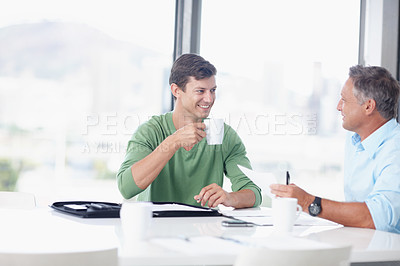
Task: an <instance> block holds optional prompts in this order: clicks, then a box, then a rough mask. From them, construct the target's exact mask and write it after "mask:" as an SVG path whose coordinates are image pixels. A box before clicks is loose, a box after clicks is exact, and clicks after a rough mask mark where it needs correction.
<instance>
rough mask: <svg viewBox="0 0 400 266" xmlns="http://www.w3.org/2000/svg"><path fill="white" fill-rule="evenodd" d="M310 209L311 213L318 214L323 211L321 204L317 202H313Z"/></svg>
mask: <svg viewBox="0 0 400 266" xmlns="http://www.w3.org/2000/svg"><path fill="white" fill-rule="evenodd" d="M308 211H309V213H310V215H312V216H317V215H318V214H319V213H320V212H321V206H319V205H317V204H315V202H313V203H311V204H310V206H309V207H308Z"/></svg>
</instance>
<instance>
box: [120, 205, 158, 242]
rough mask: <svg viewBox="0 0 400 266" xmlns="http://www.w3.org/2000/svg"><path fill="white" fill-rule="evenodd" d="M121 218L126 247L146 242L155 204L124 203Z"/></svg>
mask: <svg viewBox="0 0 400 266" xmlns="http://www.w3.org/2000/svg"><path fill="white" fill-rule="evenodd" d="M120 217H121V226H122V232H123V240H124V246H125V247H130V246H132V245H134V244H135V243H137V242H140V241H145V240H146V239H147V234H148V229H149V227H150V225H151V221H152V218H153V203H151V202H144V201H143V202H140V201H138V202H124V203H123V204H122V207H121V211H120Z"/></svg>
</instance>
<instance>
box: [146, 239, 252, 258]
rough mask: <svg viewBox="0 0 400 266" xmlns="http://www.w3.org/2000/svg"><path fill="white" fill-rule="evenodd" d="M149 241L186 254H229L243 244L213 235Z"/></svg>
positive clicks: (239, 248) (240, 248)
mask: <svg viewBox="0 0 400 266" xmlns="http://www.w3.org/2000/svg"><path fill="white" fill-rule="evenodd" d="M150 242H151V243H153V244H157V245H159V246H162V247H164V248H166V249H168V250H173V251H176V252H180V253H184V254H188V255H198V254H230V255H234V254H237V253H239V252H240V251H241V250H242V249H243V248H244V246H243V245H242V244H240V243H238V242H237V241H234V240H233V241H229V240H224V239H222V238H220V237H213V236H195V237H184V236H182V237H176V238H153V239H151V240H150Z"/></svg>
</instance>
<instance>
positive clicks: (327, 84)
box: [200, 0, 360, 200]
mask: <svg viewBox="0 0 400 266" xmlns="http://www.w3.org/2000/svg"><path fill="white" fill-rule="evenodd" d="M359 13H360V3H359V1H355V0H353V1H348V0H341V1H318V0H306V1H297V0H286V1H257V0H251V1H234V0H220V1H211V0H204V1H203V9H202V25H201V45H200V53H201V55H202V56H204V57H205V58H206V59H207V60H209V61H210V62H212V63H213V64H214V65H215V66H216V67H217V70H218V74H217V85H218V89H217V101H216V103H215V105H214V107H213V115H214V116H222V117H223V118H225V120H226V122H227V123H228V124H230V125H231V126H232V127H233V128H234V129H235V130H237V132H238V133H239V135H240V137H241V138H242V140H243V142H244V143H245V145H246V148H247V151H248V156H249V159H250V160H251V161H252V165H253V168H254V169H255V170H257V171H261V172H271V173H274V174H276V175H279V176H283V175H284V171H286V170H290V172H291V176H292V180H293V182H294V183H296V184H297V185H300V186H301V187H303V188H304V189H306V190H307V191H308V192H310V193H314V194H317V195H321V196H324V197H328V198H332V199H336V200H342V199H343V186H342V178H343V175H342V171H343V160H344V158H343V148H344V136H345V131H344V129H343V128H341V116H340V113H339V112H338V111H337V110H336V105H337V102H338V100H339V95H340V90H341V88H342V86H343V84H344V82H345V80H346V79H347V77H348V69H349V67H350V66H352V65H356V64H357V63H358V37H359V24H360V23H359V20H360V17H359ZM265 189H266V188H265Z"/></svg>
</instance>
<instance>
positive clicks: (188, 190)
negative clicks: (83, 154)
mask: <svg viewBox="0 0 400 266" xmlns="http://www.w3.org/2000/svg"><path fill="white" fill-rule="evenodd" d="M216 72H217V71H216V69H215V67H214V66H213V65H212V64H211V63H209V62H208V61H206V60H204V59H203V58H202V57H200V56H198V55H195V54H184V55H182V56H181V57H179V58H178V59H177V60H176V61H175V62H174V64H173V66H172V69H171V74H170V79H169V83H170V86H171V92H172V94H173V96H174V98H175V100H176V101H175V110H174V111H173V112H171V113H166V114H163V115H160V116H153V117H152V118H151V119H150V120H149V121H148V122H146V123H145V124H143V125H141V126H140V127H139V128H138V129H137V131H136V132H135V133H134V135H133V136H132V139H131V140H130V141H129V143H128V148H127V153H126V157H125V161H124V162H123V163H122V165H121V168H120V170H119V172H118V175H117V179H118V187H119V190H120V192H121V194H122V195H123V196H124V197H125V198H127V199H128V198H132V197H134V196H135V195H137V194H139V196H138V200H142V201H154V202H160V201H164V202H165V201H173V202H180V203H186V204H191V205H198V204H201V205H202V206H205V205H208V206H209V207H216V206H218V205H219V204H223V205H225V206H229V207H234V208H244V207H253V206H258V205H259V204H260V203H261V192H260V189H259V188H258V187H257V186H256V185H255V184H254V183H253V182H252V181H251V180H250V179H249V178H248V177H246V176H245V175H244V174H243V173H242V172H241V171H240V169H239V168H238V167H237V165H238V164H239V165H243V166H245V167H250V162H249V160H248V159H247V157H246V150H245V147H244V145H243V143H242V141H241V140H240V138H239V136H238V135H237V133H236V132H235V131H234V130H233V129H232V128H231V127H230V126H228V125H226V124H225V125H224V138H223V143H222V145H207V142H206V139H205V138H204V137H205V136H206V133H205V131H204V129H205V125H204V123H203V122H202V121H203V119H205V118H207V117H208V115H209V113H210V110H211V108H212V106H213V105H214V102H215V91H216V88H217V85H216V82H215V75H216ZM224 174H225V175H226V176H227V177H228V178H229V179H230V180H231V183H232V191H233V192H230V193H228V192H226V191H225V190H223V189H222V185H223V176H224Z"/></svg>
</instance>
